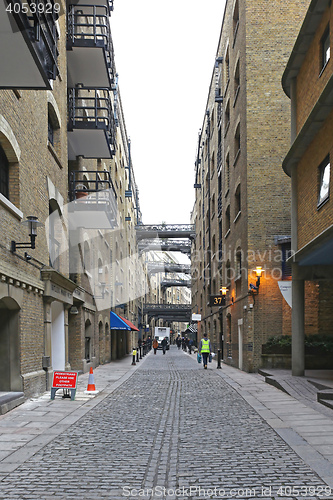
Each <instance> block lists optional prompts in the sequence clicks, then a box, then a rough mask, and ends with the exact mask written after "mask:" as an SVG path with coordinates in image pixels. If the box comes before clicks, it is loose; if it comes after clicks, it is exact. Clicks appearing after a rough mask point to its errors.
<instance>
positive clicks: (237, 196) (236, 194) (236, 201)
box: [235, 184, 241, 219]
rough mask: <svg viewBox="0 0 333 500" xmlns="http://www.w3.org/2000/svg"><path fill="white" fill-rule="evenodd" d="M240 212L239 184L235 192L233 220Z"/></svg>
mask: <svg viewBox="0 0 333 500" xmlns="http://www.w3.org/2000/svg"><path fill="white" fill-rule="evenodd" d="M240 212H241V188H240V184H238V186H237V189H236V192H235V219H237V216H238V215H239V214H240Z"/></svg>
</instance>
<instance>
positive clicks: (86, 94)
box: [68, 87, 116, 159]
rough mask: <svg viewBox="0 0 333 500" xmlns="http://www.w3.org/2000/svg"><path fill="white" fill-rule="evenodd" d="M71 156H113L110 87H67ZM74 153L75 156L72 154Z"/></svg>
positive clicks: (113, 127)
mask: <svg viewBox="0 0 333 500" xmlns="http://www.w3.org/2000/svg"><path fill="white" fill-rule="evenodd" d="M68 130H69V132H74V135H73V137H71V134H69V144H70V151H69V155H70V159H74V158H75V157H76V156H80V155H81V156H84V157H86V158H110V157H111V156H112V155H113V154H114V151H115V135H116V128H115V121H114V114H113V111H112V104H111V98H110V93H109V90H108V89H95V88H86V87H76V88H72V89H69V90H68ZM71 155H74V158H73V157H71Z"/></svg>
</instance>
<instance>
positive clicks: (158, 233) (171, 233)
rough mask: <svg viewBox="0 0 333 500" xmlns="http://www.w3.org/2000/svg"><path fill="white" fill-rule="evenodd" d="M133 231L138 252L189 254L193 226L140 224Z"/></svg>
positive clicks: (193, 231)
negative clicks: (134, 231)
mask: <svg viewBox="0 0 333 500" xmlns="http://www.w3.org/2000/svg"><path fill="white" fill-rule="evenodd" d="M135 229H136V238H137V241H138V247H139V251H140V252H149V251H150V250H155V251H165V252H181V253H184V254H187V255H190V254H191V242H192V241H193V240H194V239H195V226H194V224H150V225H144V224H142V225H139V226H136V228H135Z"/></svg>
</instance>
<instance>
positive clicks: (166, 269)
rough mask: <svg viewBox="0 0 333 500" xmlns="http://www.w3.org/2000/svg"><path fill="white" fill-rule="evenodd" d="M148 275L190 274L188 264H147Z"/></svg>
mask: <svg viewBox="0 0 333 500" xmlns="http://www.w3.org/2000/svg"><path fill="white" fill-rule="evenodd" d="M147 267H148V272H149V274H156V273H183V274H191V266H190V265H189V264H170V263H168V262H148V264H147Z"/></svg>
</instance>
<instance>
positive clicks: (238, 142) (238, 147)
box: [234, 124, 241, 165]
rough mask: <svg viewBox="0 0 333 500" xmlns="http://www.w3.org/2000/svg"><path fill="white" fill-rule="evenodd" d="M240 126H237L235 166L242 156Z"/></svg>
mask: <svg viewBox="0 0 333 500" xmlns="http://www.w3.org/2000/svg"><path fill="white" fill-rule="evenodd" d="M240 148H241V144H240V124H238V125H237V128H236V132H235V160H234V165H236V162H237V160H238V157H239V155H240Z"/></svg>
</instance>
